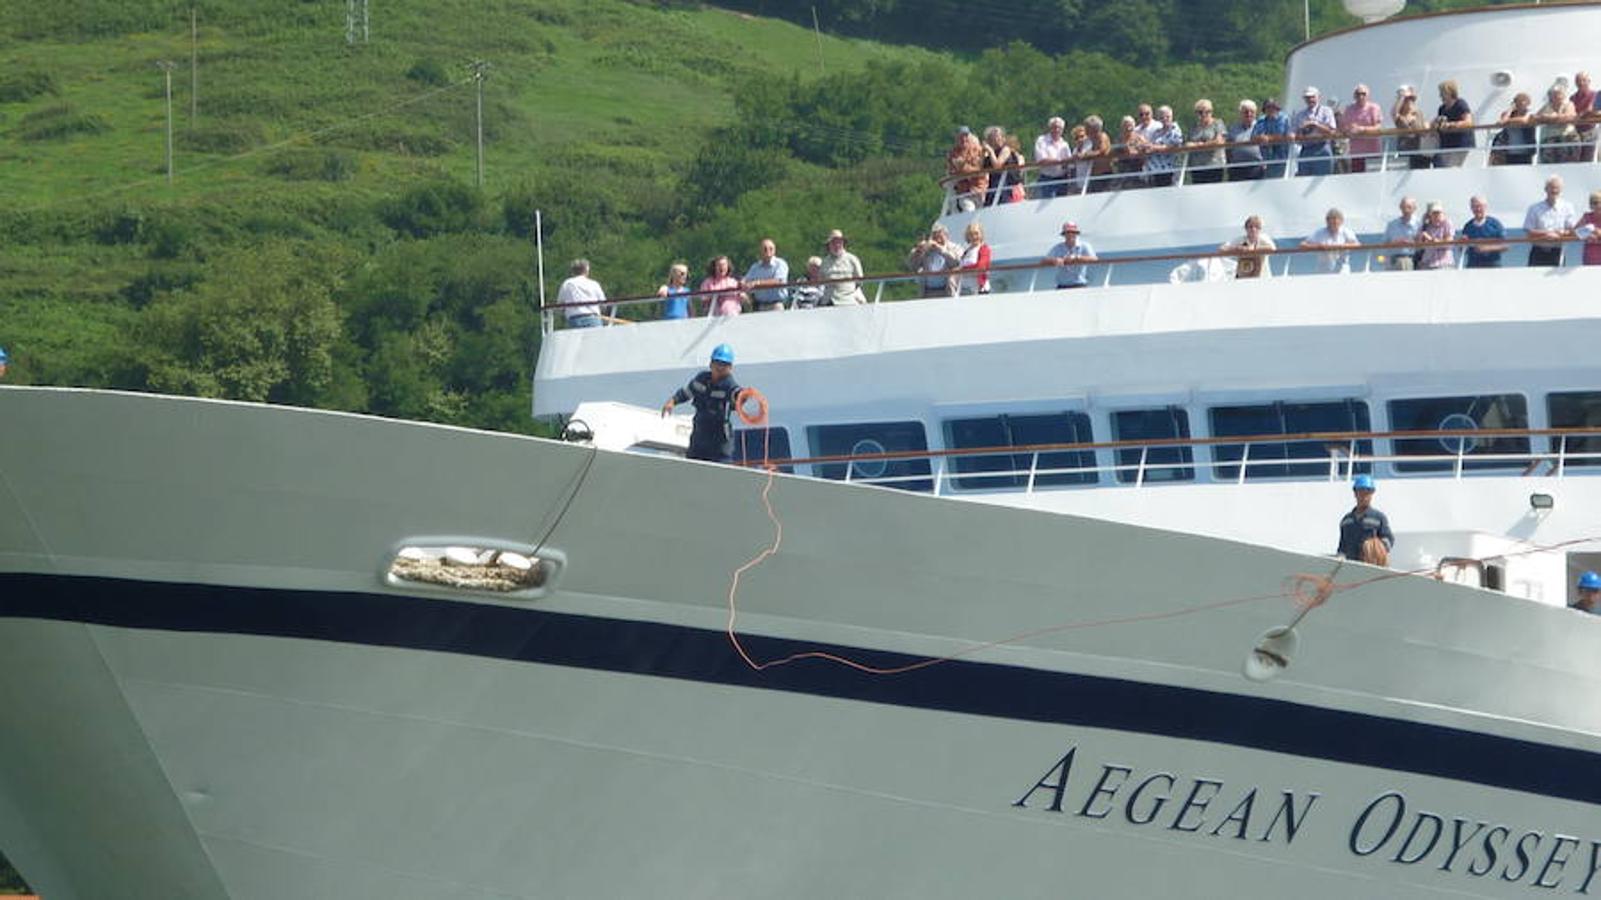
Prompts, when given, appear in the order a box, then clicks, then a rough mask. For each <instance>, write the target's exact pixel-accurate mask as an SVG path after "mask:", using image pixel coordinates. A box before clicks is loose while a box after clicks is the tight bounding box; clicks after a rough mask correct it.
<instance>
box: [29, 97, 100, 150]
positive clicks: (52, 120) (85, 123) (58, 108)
mask: <svg viewBox="0 0 1601 900" xmlns="http://www.w3.org/2000/svg"><path fill="white" fill-rule="evenodd" d="M110 130H111V126H110V125H108V124H106V120H105V119H102V118H101V117H99V116H97V115H95V114H93V113H84V112H78V111H77V110H75V109H73V108H72V107H71V106H68V105H67V104H65V103H58V104H56V105H54V106H47V107H45V108H44V109H39V110H35V111H33V112H31V113H28V114H27V115H25V116H23V117H22V121H20V122H18V123H17V137H19V138H21V139H22V140H25V141H53V140H61V139H63V138H69V137H72V136H73V135H77V134H101V133H103V132H106V131H110Z"/></svg>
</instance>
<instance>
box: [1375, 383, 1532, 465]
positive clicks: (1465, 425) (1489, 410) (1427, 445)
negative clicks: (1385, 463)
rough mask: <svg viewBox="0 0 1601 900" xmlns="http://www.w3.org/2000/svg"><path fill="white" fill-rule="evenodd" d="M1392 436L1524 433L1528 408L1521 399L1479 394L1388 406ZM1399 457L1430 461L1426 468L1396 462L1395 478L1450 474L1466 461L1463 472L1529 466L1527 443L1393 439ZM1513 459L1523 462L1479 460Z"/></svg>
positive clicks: (1525, 440)
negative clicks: (1509, 456)
mask: <svg viewBox="0 0 1601 900" xmlns="http://www.w3.org/2000/svg"><path fill="white" fill-rule="evenodd" d="M1389 406H1390V429H1391V430H1392V431H1464V430H1472V429H1477V428H1528V427H1529V404H1528V401H1526V400H1524V398H1523V397H1522V395H1519V394H1482V395H1478V396H1471V397H1426V398H1421V399H1417V400H1391V401H1390V404H1389ZM1395 453H1396V455H1397V456H1434V457H1440V458H1439V459H1434V460H1429V461H1427V462H1398V463H1396V464H1395V470H1396V471H1397V472H1449V471H1451V470H1452V469H1454V468H1455V467H1456V456H1457V455H1458V454H1461V455H1462V456H1463V457H1465V459H1464V462H1463V465H1462V468H1463V469H1464V470H1469V471H1471V470H1477V469H1517V468H1522V467H1523V466H1525V465H1528V462H1529V460H1528V459H1527V456H1528V453H1529V439H1528V437H1526V436H1525V437H1504V438H1485V437H1451V436H1449V435H1441V436H1435V437H1424V438H1396V439H1395ZM1497 454H1516V455H1519V456H1522V457H1524V458H1522V459H1477V458H1476V457H1482V456H1492V455H1497Z"/></svg>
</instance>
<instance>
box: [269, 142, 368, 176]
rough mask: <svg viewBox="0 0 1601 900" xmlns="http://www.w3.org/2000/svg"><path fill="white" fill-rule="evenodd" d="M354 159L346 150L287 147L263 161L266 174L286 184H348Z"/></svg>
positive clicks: (354, 165)
mask: <svg viewBox="0 0 1601 900" xmlns="http://www.w3.org/2000/svg"><path fill="white" fill-rule="evenodd" d="M357 165H358V160H357V158H356V154H354V153H352V152H350V151H349V150H339V149H335V148H331V147H291V148H289V149H287V150H281V151H279V152H278V153H276V154H274V155H273V156H272V158H270V159H268V160H267V167H266V171H267V174H269V175H276V176H278V177H279V178H286V179H288V180H290V181H349V180H350V179H351V178H353V177H355V174H356V168H357Z"/></svg>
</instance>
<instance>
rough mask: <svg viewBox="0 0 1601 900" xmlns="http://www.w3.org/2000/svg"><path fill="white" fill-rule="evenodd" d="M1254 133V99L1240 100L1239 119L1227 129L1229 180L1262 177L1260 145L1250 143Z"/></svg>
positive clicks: (1249, 179) (1253, 179)
mask: <svg viewBox="0 0 1601 900" xmlns="http://www.w3.org/2000/svg"><path fill="white" fill-rule="evenodd" d="M1255 135H1256V101H1255V100H1241V101H1240V119H1239V121H1238V122H1235V123H1234V127H1233V128H1230V129H1229V133H1228V139H1229V143H1230V144H1234V145H1236V146H1232V147H1230V148H1229V149H1228V161H1229V180H1230V181H1255V180H1257V179H1258V178H1261V177H1262V173H1263V171H1264V168H1263V166H1262V147H1261V146H1260V145H1259V144H1253V143H1251V140H1252V138H1253V137H1254V136H1255Z"/></svg>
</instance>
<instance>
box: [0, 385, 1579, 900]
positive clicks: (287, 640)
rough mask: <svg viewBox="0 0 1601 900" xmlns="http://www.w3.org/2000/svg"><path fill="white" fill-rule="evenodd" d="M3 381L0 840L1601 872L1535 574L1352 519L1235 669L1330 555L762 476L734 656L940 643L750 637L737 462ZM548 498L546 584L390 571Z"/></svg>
mask: <svg viewBox="0 0 1601 900" xmlns="http://www.w3.org/2000/svg"><path fill="white" fill-rule="evenodd" d="M0 420H3V421H5V422H6V439H5V441H4V442H3V443H0V640H4V642H5V646H7V648H8V650H9V652H8V654H7V655H8V666H7V674H6V677H5V678H4V679H0V703H3V704H4V708H5V709H6V715H5V716H4V717H0V729H3V731H0V847H3V848H4V849H5V851H6V852H7V854H8V856H11V857H12V858H13V859H14V861H15V862H16V863H17V864H18V866H19V868H20V869H21V870H22V871H23V873H24V875H25V876H26V877H28V878H29V879H30V881H31V883H32V884H33V885H34V887H36V888H37V889H39V890H40V891H41V892H42V893H43V894H44V895H45V896H47V897H50V898H51V900H58V898H98V897H141V896H147V897H164V898H167V897H234V898H256V897H269V896H274V897H275V896H286V895H287V896H310V897H341V898H359V897H385V898H391V897H436V896H441V895H443V896H450V897H461V898H477V897H619V896H802V895H811V896H851V897H857V896H861V897H867V896H973V895H984V896H1023V897H1027V896H1042V897H1043V896H1054V897H1060V896H1072V897H1095V898H1145V897H1151V896H1157V895H1159V894H1173V893H1175V892H1177V893H1180V894H1182V895H1184V896H1194V897H1224V896H1228V897H1278V896H1283V895H1285V894H1287V893H1291V892H1293V893H1294V894H1295V895H1296V896H1299V897H1303V898H1351V897H1436V896H1439V895H1441V894H1445V895H1448V896H1450V895H1456V896H1485V897H1513V896H1523V895H1525V894H1527V893H1529V892H1535V891H1540V890H1542V889H1547V888H1553V887H1554V888H1556V889H1558V890H1559V891H1560V892H1561V893H1565V894H1566V893H1580V894H1584V893H1601V874H1596V871H1597V869H1598V868H1601V849H1598V848H1601V844H1598V843H1597V841H1601V816H1598V815H1597V809H1598V807H1597V803H1598V802H1601V786H1598V782H1597V781H1596V780H1595V779H1594V777H1593V772H1594V770H1595V766H1596V764H1597V762H1598V761H1601V759H1598V751H1601V738H1598V736H1597V734H1598V731H1601V709H1597V708H1596V707H1595V705H1594V704H1592V703H1589V702H1587V698H1590V697H1593V696H1595V693H1596V691H1597V690H1598V688H1601V664H1598V663H1597V654H1596V653H1595V652H1594V650H1593V648H1594V646H1595V642H1596V640H1597V639H1598V638H1601V621H1597V620H1595V619H1592V618H1591V617H1585V616H1579V615H1577V614H1575V613H1572V612H1570V611H1567V610H1564V609H1560V608H1554V607H1552V606H1548V605H1543V604H1539V603H1534V602H1528V601H1521V600H1517V599H1514V598H1509V597H1507V596H1505V595H1499V594H1493V593H1489V592H1483V591H1477V590H1470V589H1467V588H1462V587H1458V586H1453V585H1448V584H1441V583H1437V582H1435V581H1432V580H1430V579H1426V578H1421V577H1410V576H1404V577H1395V578H1388V579H1380V580H1369V579H1373V578H1374V577H1375V576H1381V575H1382V574H1383V573H1382V572H1380V571H1379V570H1373V569H1367V568H1365V567H1360V566H1346V567H1344V568H1342V569H1341V570H1340V572H1339V573H1337V574H1336V576H1335V580H1336V581H1338V582H1341V583H1343V584H1348V585H1352V586H1353V588H1352V589H1350V590H1345V591H1341V592H1339V593H1336V594H1335V595H1334V598H1333V599H1332V600H1331V601H1330V602H1329V603H1328V604H1327V605H1325V606H1324V607H1322V608H1319V609H1317V610H1315V611H1314V612H1313V613H1312V614H1311V615H1310V616H1309V617H1308V618H1307V619H1306V620H1305V621H1304V622H1303V623H1302V624H1301V625H1300V626H1299V629H1298V630H1299V633H1300V637H1301V640H1300V646H1299V650H1298V652H1297V653H1296V654H1295V656H1294V658H1293V659H1292V660H1291V662H1290V665H1289V668H1288V669H1287V670H1286V671H1285V672H1284V674H1283V675H1281V676H1280V677H1279V678H1277V679H1275V680H1271V681H1267V682H1262V683H1258V682H1252V681H1248V680H1246V679H1245V678H1243V677H1242V676H1241V674H1240V669H1241V663H1242V661H1243V660H1244V659H1245V657H1246V656H1247V655H1248V653H1249V651H1250V650H1251V648H1252V647H1253V646H1255V645H1256V642H1257V639H1258V637H1259V636H1260V635H1262V634H1263V632H1265V631H1267V630H1268V629H1270V628H1272V627H1274V626H1277V625H1281V624H1283V623H1284V622H1286V621H1287V620H1289V619H1290V618H1292V617H1293V616H1294V614H1295V612H1296V608H1295V604H1294V602H1293V601H1292V600H1291V599H1290V598H1289V597H1287V596H1285V580H1286V579H1287V578H1291V577H1293V576H1295V575H1297V574H1301V573H1306V574H1327V573H1328V572H1329V571H1330V569H1331V567H1332V562H1331V561H1329V560H1327V559H1320V558H1316V557H1308V556H1300V555H1296V554H1291V553H1285V552H1280V551H1275V550H1270V549H1266V548H1262V547H1258V546H1250V545H1246V544H1240V543H1233V542H1228V541H1222V540H1216V539H1210V538H1202V537H1196V536H1192V535H1184V534H1178V533H1172V532H1164V531H1158V530H1153V529H1148V528H1141V527H1138V526H1135V525H1129V524H1120V523H1114V522H1107V521H1097V520H1094V519H1087V518H1079V517H1074V516H1070V515H1063V514H1052V513H1043V512H1038V511H1030V510H1022V509H1011V508H1004V507H999V506H988V505H981V504H972V503H959V502H953V501H950V500H946V499H941V498H934V497H926V496H916V495H910V494H905V493H900V492H894V491H888V490H883V489H878V488H870V487H859V486H853V485H843V484H837V483H828V482H822V481H813V480H809V479H800V478H787V477H780V478H779V479H778V481H777V483H776V484H775V486H774V489H773V492H772V499H773V502H774V505H775V508H776V509H777V512H778V515H779V517H780V519H781V520H782V522H783V527H784V537H783V544H782V547H781V549H780V551H779V552H778V554H777V555H775V556H773V557H772V558H771V559H768V560H767V561H765V562H763V563H762V564H761V565H760V566H758V567H756V568H755V569H753V570H751V571H750V572H749V573H748V574H747V575H745V576H744V579H743V582H742V584H741V587H740V590H739V593H738V596H737V600H736V602H737V607H738V620H737V623H736V626H737V631H738V633H739V634H740V635H742V636H743V637H744V643H745V646H746V647H747V648H748V650H749V651H750V653H751V654H752V655H753V656H754V657H755V658H757V659H760V660H770V659H774V658H778V657H782V656H785V655H787V654H790V653H793V652H802V651H806V650H813V649H819V648H823V649H828V650H831V651H832V652H834V653H837V654H840V655H843V656H849V657H851V658H853V659H857V660H861V661H863V662H868V663H871V664H874V665H878V666H888V667H893V666H897V665H904V664H908V663H912V662H915V661H917V660H920V659H923V658H926V657H930V656H934V657H938V656H943V655H947V654H962V655H961V656H960V658H958V659H954V660H951V661H948V662H943V663H939V664H936V665H932V666H928V667H925V668H922V669H918V670H916V671H912V672H908V673H905V674H901V675H874V674H867V673H864V672H860V671H857V670H855V669H851V668H848V667H846V666H843V665H840V664H837V663H834V662H829V661H822V660H816V659H809V660H802V661H799V662H795V663H793V664H790V665H784V666H778V667H773V668H768V669H766V670H764V671H760V672H758V671H754V670H753V669H751V668H750V667H749V666H748V665H747V664H746V663H745V661H744V660H742V659H741V657H740V655H739V654H738V653H737V652H736V650H735V648H734V646H733V645H732V643H731V641H730V639H729V637H728V635H727V633H726V632H725V629H726V627H727V625H728V620H729V608H728V594H729V582H730V578H731V575H732V573H733V571H734V570H735V569H736V568H738V567H739V566H740V565H741V564H743V563H745V562H746V561H748V560H750V559H751V558H753V557H754V556H755V555H756V554H757V553H758V552H759V551H761V550H762V549H763V548H764V547H766V546H768V545H769V544H770V542H771V540H772V535H773V529H772V525H771V523H770V522H769V521H768V519H767V516H766V513H765V511H764V509H763V507H762V504H761V500H760V491H761V488H762V486H763V483H764V477H763V476H762V475H761V474H759V473H755V472H749V471H740V470H736V469H731V468H728V467H721V466H711V465H701V464H690V463H684V462H681V461H674V460H664V459H653V458H647V457H639V456H630V455H624V454H613V453H599V454H597V455H595V456H594V457H593V459H592V460H591V458H590V452H591V451H588V450H585V449H583V448H579V447H575V446H571V445H563V444H557V443H552V442H546V441H538V440H532V439H525V438H518V437H511V436H504V435H491V434H484V433H478V432H470V431H462V430H458V429H449V428H440V427H434V426H425V425H416V424H408V423H400V422H389V421H382V420H374V419H366V418H360V417H354V416H347V415H340V414H332V413H317V412H309V411H303V410H291V409H283V408H263V407H254V406H247V405H238V404H225V403H216V402H207V401H197V400H185V399H172V398H158V397H144V396H134V395H118V394H108V393H98V392H86V391H52V390H41V389H4V390H0ZM568 497H572V501H571V503H570V504H568V503H567V502H566V501H567V498H568ZM564 508H565V513H564V514H562V515H560V516H557V515H556V514H557V512H558V511H560V510H563V509H564ZM547 530H548V531H549V539H548V542H546V543H544V545H543V547H542V549H547V548H548V549H550V550H556V551H560V552H561V553H563V554H564V555H565V557H566V565H565V567H564V568H563V570H562V572H561V574H560V579H559V581H558V582H557V583H556V584H555V585H554V587H553V590H552V591H551V593H550V595H549V596H547V597H545V598H543V599H540V600H535V601H511V600H497V599H485V598H482V597H471V596H468V595H465V594H454V595H453V594H450V593H448V592H442V591H439V590H428V589H422V588H417V589H411V590H404V589H397V588H395V587H391V586H389V585H387V584H386V583H385V582H384V581H383V580H382V578H381V577H380V576H381V573H382V570H383V567H384V565H385V564H386V561H387V558H388V555H389V554H390V553H391V552H392V551H393V549H394V548H395V547H397V546H398V545H400V544H402V543H404V542H405V541H407V539H409V538H413V537H416V536H419V535H431V534H432V535H437V534H451V535H458V536H463V537H475V538H478V539H481V540H483V541H485V542H489V541H499V542H521V543H525V544H535V543H539V538H540V536H541V535H542V534H544V533H545V532H546V531H547ZM1364 581H1366V582H1367V583H1365V584H1361V586H1355V585H1357V584H1358V583H1361V582H1364ZM1000 640H1005V641H1007V643H1005V644H1004V645H998V646H989V647H985V648H981V649H977V650H976V651H975V650H973V649H972V648H973V645H974V644H978V643H982V642H988V641H1000ZM969 651H971V652H969ZM1141 785H1144V788H1143V789H1140V786H1141ZM1164 798H1165V799H1164ZM1248 798H1249V799H1248ZM1403 804H1404V810H1403V808H1402V807H1403ZM1147 819H1148V821H1147ZM1436 823H1438V827H1436ZM1481 823H1482V824H1481ZM1392 825H1393V828H1392ZM1436 831H1438V834H1437V835H1436V834H1434V832H1436ZM1520 851H1521V852H1520ZM1492 854H1493V856H1494V858H1493V859H1492V858H1491V856H1492ZM1413 857H1416V861H1410V862H1409V860H1411V859H1412V858H1413Z"/></svg>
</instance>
